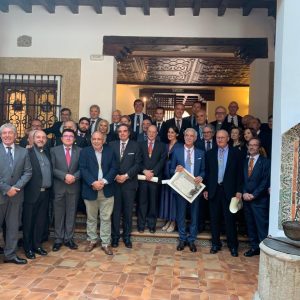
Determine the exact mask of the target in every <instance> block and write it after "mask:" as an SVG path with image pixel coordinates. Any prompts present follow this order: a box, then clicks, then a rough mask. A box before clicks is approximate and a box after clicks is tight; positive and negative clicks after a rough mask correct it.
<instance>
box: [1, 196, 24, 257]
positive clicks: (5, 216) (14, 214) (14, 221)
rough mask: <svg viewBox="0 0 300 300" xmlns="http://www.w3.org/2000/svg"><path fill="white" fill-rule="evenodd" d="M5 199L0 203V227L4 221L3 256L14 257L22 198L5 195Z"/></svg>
mask: <svg viewBox="0 0 300 300" xmlns="http://www.w3.org/2000/svg"><path fill="white" fill-rule="evenodd" d="M18 196H19V195H18ZM6 200H7V201H5V203H1V204H0V226H1V227H2V225H3V223H4V222H5V224H6V230H5V246H4V257H5V259H13V258H15V257H16V249H17V245H18V233H19V222H20V211H21V210H22V200H23V199H22V198H20V197H12V198H9V197H7V199H6Z"/></svg>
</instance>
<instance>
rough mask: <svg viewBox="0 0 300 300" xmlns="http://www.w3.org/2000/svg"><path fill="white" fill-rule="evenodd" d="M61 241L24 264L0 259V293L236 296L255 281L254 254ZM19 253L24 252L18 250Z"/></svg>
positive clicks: (209, 299)
mask: <svg viewBox="0 0 300 300" xmlns="http://www.w3.org/2000/svg"><path fill="white" fill-rule="evenodd" d="M84 245H85V243H84V242H80V243H79V246H80V247H79V249H78V250H77V251H72V250H69V249H68V248H66V247H62V249H61V250H60V251H59V252H52V251H50V250H51V244H50V243H47V244H46V246H45V248H46V249H48V250H49V251H50V252H49V254H48V256H47V257H37V259H35V260H31V261H30V262H29V263H28V264H27V265H24V266H17V265H13V264H3V263H2V262H0V299H4V300H6V299H30V300H34V299H64V300H65V299H120V300H138V299H147V300H148V299H149V300H150V299H151V300H155V299H156V300H164V299H166V300H193V299H195V300H202V299H203V300H204V299H205V300H219V299H220V300H225V299H228V300H238V299H240V300H242V299H252V297H253V294H254V292H255V291H256V287H257V273H258V262H259V258H258V257H257V256H256V257H252V258H245V257H244V256H243V255H242V252H243V251H244V249H242V250H241V251H240V256H239V257H238V258H233V257H231V256H230V254H229V252H228V250H227V249H225V248H224V250H222V251H221V252H219V253H218V254H217V255H211V254H209V248H207V247H206V248H199V247H198V252H196V253H191V252H190V251H189V249H188V248H186V249H185V250H184V251H182V252H177V251H176V245H174V244H157V243H140V242H135V243H133V249H127V248H125V247H124V245H123V244H122V243H120V246H119V248H118V249H117V250H115V255H114V256H106V255H105V254H104V253H103V252H102V251H101V250H100V248H96V249H94V250H93V252H91V253H85V252H83V248H84ZM20 256H22V257H24V255H23V253H20Z"/></svg>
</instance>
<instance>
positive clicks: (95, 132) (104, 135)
mask: <svg viewBox="0 0 300 300" xmlns="http://www.w3.org/2000/svg"><path fill="white" fill-rule="evenodd" d="M95 134H101V135H102V137H103V144H105V142H106V136H107V135H106V134H103V133H102V132H101V131H99V130H95V131H94V132H93V133H92V136H91V138H92V137H93V136H94V135H95Z"/></svg>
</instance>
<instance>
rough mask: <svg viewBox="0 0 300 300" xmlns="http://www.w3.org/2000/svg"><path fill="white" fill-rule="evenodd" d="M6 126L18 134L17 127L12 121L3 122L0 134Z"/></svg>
mask: <svg viewBox="0 0 300 300" xmlns="http://www.w3.org/2000/svg"><path fill="white" fill-rule="evenodd" d="M5 128H9V129H11V130H12V131H13V132H14V133H15V135H17V127H16V126H15V125H14V124H12V123H5V124H3V125H2V126H1V127H0V135H2V131H3V130H4V129H5Z"/></svg>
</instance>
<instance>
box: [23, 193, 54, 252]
mask: <svg viewBox="0 0 300 300" xmlns="http://www.w3.org/2000/svg"><path fill="white" fill-rule="evenodd" d="M49 195H50V193H49V191H44V192H40V195H39V197H38V199H37V201H36V202H35V203H26V202H25V203H24V205H23V243H24V244H23V247H24V250H25V251H29V250H34V249H37V248H39V247H41V245H42V240H43V234H44V231H45V227H46V225H47V223H48V222H47V218H48V205H49Z"/></svg>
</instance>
